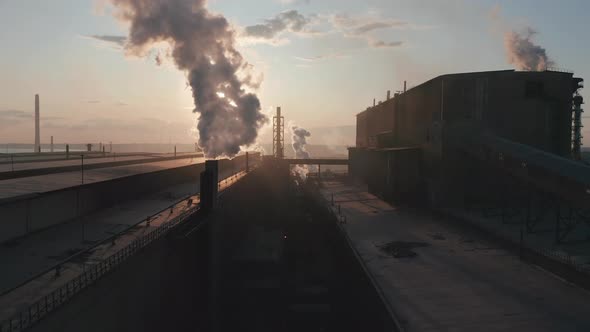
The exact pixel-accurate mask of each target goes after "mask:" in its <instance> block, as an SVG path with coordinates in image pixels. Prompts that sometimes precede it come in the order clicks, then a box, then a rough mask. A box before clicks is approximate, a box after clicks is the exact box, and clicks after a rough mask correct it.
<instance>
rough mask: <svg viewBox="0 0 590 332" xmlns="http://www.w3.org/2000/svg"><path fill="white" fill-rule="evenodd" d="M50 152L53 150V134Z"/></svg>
mask: <svg viewBox="0 0 590 332" xmlns="http://www.w3.org/2000/svg"><path fill="white" fill-rule="evenodd" d="M49 151H50V152H53V136H51V147H50V148H49Z"/></svg>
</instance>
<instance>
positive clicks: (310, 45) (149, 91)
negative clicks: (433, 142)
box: [0, 0, 590, 146]
mask: <svg viewBox="0 0 590 332" xmlns="http://www.w3.org/2000/svg"><path fill="white" fill-rule="evenodd" d="M209 8H210V9H211V10H212V11H213V12H216V13H220V14H223V15H224V16H226V17H227V19H228V20H229V21H230V22H231V23H232V24H233V25H234V26H235V29H236V30H237V31H238V32H237V34H238V48H239V50H240V51H241V52H242V54H243V55H244V57H245V58H246V60H247V61H249V62H250V63H251V64H253V65H254V72H255V74H256V76H258V75H261V76H260V77H263V82H262V85H261V87H260V89H259V90H258V91H257V93H258V95H259V97H260V100H261V102H262V107H263V109H265V110H270V109H272V108H274V107H275V106H278V105H280V106H282V108H283V112H284V114H285V116H286V117H287V119H288V120H291V121H293V122H295V123H296V124H298V125H300V126H302V127H305V128H310V127H327V126H341V125H351V124H354V122H355V118H354V115H355V114H356V113H358V112H359V111H361V110H363V109H365V108H366V107H367V106H368V105H369V104H370V103H372V99H373V98H377V100H380V99H384V98H385V94H386V90H388V89H391V90H398V89H401V88H402V86H403V81H404V80H407V81H408V84H409V86H413V85H417V84H419V83H421V82H423V81H425V80H427V79H429V78H432V77H434V76H437V75H440V74H444V73H449V72H462V71H480V70H495V69H507V68H512V65H511V64H509V63H508V61H507V57H506V53H505V49H504V33H505V32H507V31H511V30H516V31H521V30H522V29H524V28H526V27H531V28H533V29H535V30H536V31H538V34H537V35H536V36H535V39H534V41H535V43H537V44H538V45H541V46H542V47H544V48H546V50H547V52H548V54H549V57H550V58H551V59H552V60H554V61H555V62H556V63H557V66H558V67H560V68H565V69H569V70H572V71H574V72H575V73H576V75H577V76H581V77H586V78H590V65H589V64H588V63H587V61H588V59H590V46H589V45H588V43H586V42H585V41H586V40H587V36H586V34H587V31H590V23H588V19H586V18H585V14H586V13H587V12H589V11H590V2H588V1H582V0H580V1H553V0H543V1H539V0H519V1H488V0H479V1H466V0H465V1H459V0H454V1H453V0H448V1H447V0H412V1H410V0H406V1H398V0H372V1H343V0H333V1H332V0H321V1H320V0H307V1H306V0H302V1H298V0H291V1H288V0H282V1H280V0H266V1H263V0H260V1H244V0H217V1H210V2H209ZM293 10H294V11H296V12H294V11H293ZM281 13H282V14H281ZM248 27H249V28H248ZM126 34H127V28H126V27H125V26H124V25H123V24H121V23H120V22H118V21H117V20H115V19H114V18H113V17H112V16H111V9H110V8H109V6H108V5H104V4H102V3H101V2H100V1H90V0H88V1H82V0H52V1H44V0H0V44H1V45H2V50H1V51H0V143H6V142H17V143H32V141H33V120H32V114H33V108H34V94H35V93H39V94H40V95H41V105H42V108H41V112H42V141H43V142H48V141H49V136H50V135H53V136H55V140H56V142H87V141H92V142H98V141H103V142H106V141H113V142H126V143H127V142H161V143H167V142H168V141H173V142H179V143H181V142H184V143H188V142H193V141H194V139H193V138H192V137H191V127H192V126H193V123H194V120H195V116H194V115H193V114H192V113H191V110H192V108H193V103H192V96H191V92H190V89H188V88H187V86H186V83H185V82H186V79H185V74H184V73H182V72H179V71H178V70H176V69H175V68H174V65H173V64H172V62H171V61H166V60H165V61H164V63H163V64H162V65H161V66H157V65H156V59H155V57H156V54H157V53H156V52H152V54H151V55H150V56H148V57H146V58H131V57H126V56H125V55H124V51H123V50H122V48H121V46H120V44H121V43H123V42H124V36H126ZM248 34H249V35H250V37H247V36H246V35H248ZM162 52H163V53H162V54H165V49H164V48H163V51H162ZM584 95H588V96H589V97H590V94H587V93H585V92H584ZM586 99H587V98H586ZM587 114H588V115H589V116H590V111H589V112H587ZM585 122H586V124H587V126H586V131H585V136H586V138H585V145H587V146H590V119H586V121H585Z"/></svg>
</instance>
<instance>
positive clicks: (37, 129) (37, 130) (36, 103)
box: [35, 95, 41, 152]
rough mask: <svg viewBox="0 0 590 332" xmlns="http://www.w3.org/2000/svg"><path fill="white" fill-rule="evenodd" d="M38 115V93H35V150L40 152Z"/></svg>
mask: <svg viewBox="0 0 590 332" xmlns="http://www.w3.org/2000/svg"><path fill="white" fill-rule="evenodd" d="M39 116H40V115H39V95H35V152H41V136H40V129H39Z"/></svg>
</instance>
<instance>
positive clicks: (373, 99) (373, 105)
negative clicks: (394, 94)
mask: <svg viewBox="0 0 590 332" xmlns="http://www.w3.org/2000/svg"><path fill="white" fill-rule="evenodd" d="M373 107H375V98H373Z"/></svg>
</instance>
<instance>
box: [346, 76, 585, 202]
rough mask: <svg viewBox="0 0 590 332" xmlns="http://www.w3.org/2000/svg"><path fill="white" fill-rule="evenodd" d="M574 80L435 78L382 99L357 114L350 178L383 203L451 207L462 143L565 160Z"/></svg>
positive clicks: (465, 163) (465, 165)
mask: <svg viewBox="0 0 590 332" xmlns="http://www.w3.org/2000/svg"><path fill="white" fill-rule="evenodd" d="M582 81H583V80H582V79H580V78H575V77H574V76H573V74H572V73H569V72H558V71H542V72H524V71H514V70H503V71H489V72H474V73H460V74H448V75H442V76H439V77H436V78H433V79H431V80H429V81H427V82H425V83H423V84H421V85H418V86H416V87H413V88H411V89H409V90H407V91H401V92H398V93H396V94H394V96H393V98H389V93H388V94H387V96H388V98H387V99H386V100H385V101H383V102H379V103H377V104H375V103H374V105H373V106H372V107H369V108H367V109H366V110H365V111H363V112H361V113H359V114H358V115H357V121H356V126H357V134H356V135H357V136H356V147H354V148H350V149H349V160H350V172H351V173H352V174H353V175H354V176H356V177H359V178H362V179H363V180H364V181H365V182H367V183H368V185H369V189H370V190H371V191H373V192H374V193H376V194H378V195H380V196H382V197H384V198H390V199H400V198H408V197H416V196H421V197H425V198H426V201H430V203H433V202H438V203H439V204H451V203H449V200H451V201H452V200H453V199H452V196H453V192H455V191H456V190H454V189H453V187H454V186H457V185H458V184H459V185H460V184H461V183H462V181H463V182H464V181H465V179H464V178H465V177H464V176H463V175H464V174H466V173H468V172H471V171H472V170H470V169H469V168H472V166H473V163H470V162H469V158H473V156H472V155H470V154H469V153H467V152H466V151H467V150H469V151H473V149H471V147H470V148H469V149H467V145H469V144H473V142H479V141H481V140H482V139H483V137H488V136H492V137H493V140H494V142H496V141H497V140H496V139H502V140H506V141H508V142H510V143H514V144H521V145H524V146H527V147H530V148H533V149H535V151H537V150H538V151H542V152H543V153H547V154H550V155H552V156H555V157H559V158H569V159H571V158H572V157H575V156H572V151H574V152H575V150H576V149H575V146H576V142H575V138H576V137H577V136H579V135H576V133H573V132H572V128H574V129H575V128H576V126H573V127H572V119H573V113H574V112H575V110H576V109H577V108H576V107H574V105H573V101H574V97H577V98H580V97H579V96H578V95H577V91H578V89H580V88H581V87H582ZM574 118H575V116H574ZM578 134H579V133H578ZM578 143H579V142H578ZM484 145H485V144H483V143H482V145H481V146H480V147H478V148H477V149H476V150H477V152H476V153H480V154H482V153H485V152H482V151H483V149H484ZM441 196H445V198H444V199H442V198H441ZM459 200H460V201H461V199H459ZM453 204H454V203H453Z"/></svg>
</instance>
